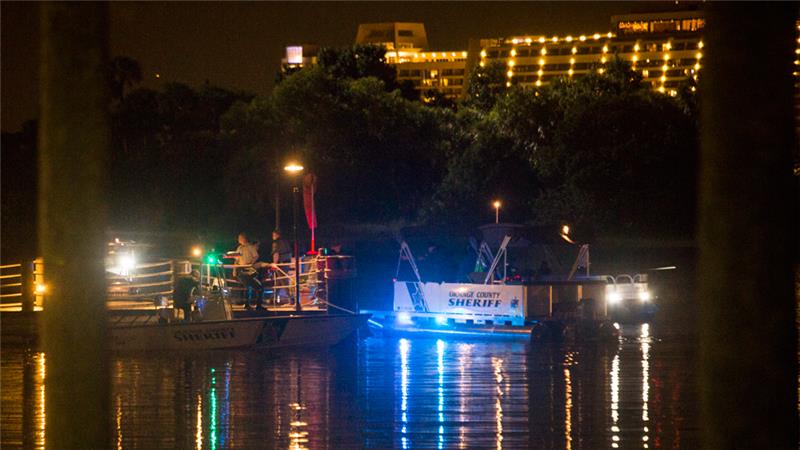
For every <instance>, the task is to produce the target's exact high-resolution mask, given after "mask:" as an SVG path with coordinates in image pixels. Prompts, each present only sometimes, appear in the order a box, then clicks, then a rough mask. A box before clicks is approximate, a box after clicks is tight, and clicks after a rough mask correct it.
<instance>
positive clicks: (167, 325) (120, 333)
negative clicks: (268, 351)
mask: <svg viewBox="0 0 800 450" xmlns="http://www.w3.org/2000/svg"><path fill="white" fill-rule="evenodd" d="M200 269H201V270H200V271H199V273H200V279H199V281H198V282H197V285H196V287H195V288H194V289H192V294H191V295H190V297H191V299H192V301H193V303H194V306H195V310H194V311H193V312H192V314H191V317H189V318H181V317H179V310H176V309H175V308H173V307H170V305H169V302H168V301H167V298H166V297H165V296H159V297H158V299H157V302H158V301H160V302H161V303H160V304H157V305H156V309H153V308H152V306H151V307H150V308H149V309H144V310H143V309H131V308H126V309H121V308H118V309H110V310H109V335H110V347H111V348H112V349H113V350H210V349H226V348H257V349H265V348H279V347H290V346H303V347H308V346H325V345H335V344H337V343H339V342H340V341H342V340H343V339H345V338H347V337H348V336H349V335H351V334H353V333H354V332H355V331H356V330H357V329H358V328H359V327H361V326H362V325H364V324H365V323H366V322H367V319H369V314H357V313H351V312H349V311H348V310H345V311H346V312H345V313H341V314H330V313H329V312H328V311H327V310H321V309H315V310H309V311H302V310H300V311H297V310H294V309H292V310H288V311H287V310H277V311H276V310H271V311H267V310H265V311H263V313H261V314H259V313H256V314H252V313H250V314H246V315H245V317H238V318H237V317H235V316H234V313H233V307H232V305H231V302H230V298H229V297H230V295H229V293H230V290H229V289H228V287H227V284H226V277H225V272H224V270H225V267H224V266H223V265H221V264H204V265H202V266H201V267H200ZM204 269H205V270H204ZM203 274H205V279H204V275H203ZM302 287H303V286H301V288H302ZM301 291H302V289H301ZM187 295H188V293H187ZM151 305H152V303H151ZM340 309H342V310H344V309H343V308H340ZM182 319H188V320H182Z"/></svg>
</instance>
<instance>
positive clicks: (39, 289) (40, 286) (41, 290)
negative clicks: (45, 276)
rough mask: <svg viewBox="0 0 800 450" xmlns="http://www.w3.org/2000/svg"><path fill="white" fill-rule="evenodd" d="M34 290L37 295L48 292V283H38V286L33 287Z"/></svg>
mask: <svg viewBox="0 0 800 450" xmlns="http://www.w3.org/2000/svg"><path fill="white" fill-rule="evenodd" d="M33 292H35V293H36V295H44V294H45V293H47V285H46V284H44V283H36V286H35V287H34V288H33Z"/></svg>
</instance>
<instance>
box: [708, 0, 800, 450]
mask: <svg viewBox="0 0 800 450" xmlns="http://www.w3.org/2000/svg"><path fill="white" fill-rule="evenodd" d="M797 15H798V10H797V9H796V5H795V4H792V3H785V4H772V5H769V6H768V7H765V6H764V5H746V4H736V5H732V4H725V3H710V4H709V8H708V10H707V15H706V28H705V30H706V35H705V47H704V48H703V49H702V50H700V51H701V52H702V53H703V57H702V60H701V65H703V68H702V70H701V71H700V90H699V92H700V95H701V98H700V101H701V108H702V116H701V122H702V123H701V129H702V132H701V133H702V134H701V140H702V154H701V158H700V160H701V171H700V172H701V173H700V182H699V188H700V202H699V228H698V239H699V247H700V259H699V271H698V276H699V280H698V281H699V293H698V294H699V295H698V297H699V301H700V322H699V326H700V330H699V331H700V339H701V346H700V347H701V348H700V354H701V373H700V391H701V396H702V411H703V413H702V422H701V423H700V424H699V428H700V429H701V430H702V433H703V438H704V445H705V447H706V448H711V449H721V448H771V449H775V448H787V449H788V448H791V449H796V448H797V443H798V420H797V344H798V343H797V324H796V322H795V317H796V316H795V298H794V295H793V287H792V281H793V274H792V273H793V267H792V266H793V262H794V252H795V249H796V248H797V236H798V235H797V229H798V228H797V223H796V208H797V191H796V184H795V183H796V182H795V181H794V180H793V179H792V152H793V150H794V148H795V145H796V137H795V134H794V126H793V125H794V124H793V105H792V102H793V93H792V83H793V81H792V71H793V65H792V62H793V60H794V59H795V55H794V48H795V39H796V33H795V29H794V27H795V24H794V22H795V19H796V18H797Z"/></svg>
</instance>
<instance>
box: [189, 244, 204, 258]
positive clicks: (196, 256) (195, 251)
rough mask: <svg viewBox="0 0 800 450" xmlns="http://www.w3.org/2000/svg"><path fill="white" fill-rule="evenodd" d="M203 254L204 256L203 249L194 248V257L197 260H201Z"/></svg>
mask: <svg viewBox="0 0 800 450" xmlns="http://www.w3.org/2000/svg"><path fill="white" fill-rule="evenodd" d="M202 254H203V249H201V248H200V247H198V246H196V245H195V246H194V247H192V256H194V257H195V258H199V257H200V255H202Z"/></svg>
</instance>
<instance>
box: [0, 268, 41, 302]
mask: <svg viewBox="0 0 800 450" xmlns="http://www.w3.org/2000/svg"><path fill="white" fill-rule="evenodd" d="M46 290H47V285H46V284H45V282H44V264H43V263H42V259H41V258H37V259H35V260H33V261H30V262H25V263H15V264H2V265H0V310H2V311H5V312H10V311H34V310H41V308H42V306H43V305H44V296H45V294H46Z"/></svg>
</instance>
